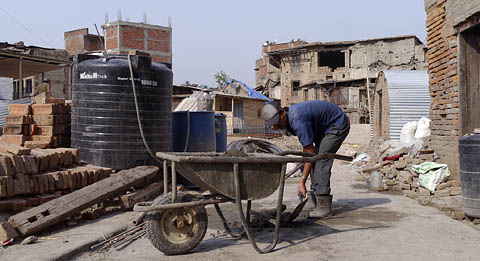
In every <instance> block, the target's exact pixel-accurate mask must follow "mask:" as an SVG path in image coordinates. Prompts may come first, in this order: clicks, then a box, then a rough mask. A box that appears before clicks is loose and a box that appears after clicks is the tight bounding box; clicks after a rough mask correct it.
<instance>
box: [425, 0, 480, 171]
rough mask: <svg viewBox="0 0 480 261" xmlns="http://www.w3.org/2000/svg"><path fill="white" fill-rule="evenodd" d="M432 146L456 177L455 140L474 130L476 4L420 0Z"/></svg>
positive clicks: (479, 109) (479, 119)
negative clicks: (429, 100)
mask: <svg viewBox="0 0 480 261" xmlns="http://www.w3.org/2000/svg"><path fill="white" fill-rule="evenodd" d="M425 11H426V13H427V21H426V27H427V47H428V51H427V58H428V72H429V83H430V95H431V97H432V103H431V107H430V118H431V119H432V122H431V123H430V128H431V130H432V138H431V139H432V146H433V147H434V149H435V151H436V152H437V154H438V156H439V158H440V161H441V162H443V163H447V164H448V165H449V168H450V171H451V172H452V174H453V176H454V177H455V178H457V179H458V178H459V155H458V138H459V137H460V136H463V135H465V134H467V133H471V132H473V130H474V129H475V128H479V127H480V106H479V103H480V98H479V95H480V88H479V82H480V79H479V73H478V72H479V71H480V44H479V35H480V26H479V25H480V1H478V0H475V1H471V0H425Z"/></svg>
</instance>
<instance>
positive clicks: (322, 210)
mask: <svg viewBox="0 0 480 261" xmlns="http://www.w3.org/2000/svg"><path fill="white" fill-rule="evenodd" d="M315 199H316V203H317V204H316V206H315V209H314V210H312V211H310V212H309V213H308V218H324V217H328V216H330V215H331V214H332V195H325V196H315Z"/></svg>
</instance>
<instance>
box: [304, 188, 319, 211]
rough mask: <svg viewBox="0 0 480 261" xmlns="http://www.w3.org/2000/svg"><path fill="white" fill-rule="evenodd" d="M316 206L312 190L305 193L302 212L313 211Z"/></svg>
mask: <svg viewBox="0 0 480 261" xmlns="http://www.w3.org/2000/svg"><path fill="white" fill-rule="evenodd" d="M316 205H317V198H316V197H315V194H314V193H313V191H312V190H310V191H308V192H307V203H306V204H305V206H304V207H303V210H314V209H315V206H316Z"/></svg>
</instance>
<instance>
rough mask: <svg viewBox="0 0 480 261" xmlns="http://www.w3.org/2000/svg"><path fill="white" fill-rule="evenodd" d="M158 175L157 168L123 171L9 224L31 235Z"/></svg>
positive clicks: (28, 212)
mask: <svg viewBox="0 0 480 261" xmlns="http://www.w3.org/2000/svg"><path fill="white" fill-rule="evenodd" d="M157 173H158V167H153V166H140V167H136V168H133V169H129V170H123V171H120V172H118V173H117V174H116V175H113V176H111V177H109V178H106V179H103V180H101V181H99V182H96V183H94V184H92V185H89V186H86V187H84V188H82V189H80V190H77V191H74V192H72V193H70V194H67V195H64V196H62V197H59V198H57V199H53V200H51V201H48V202H46V203H44V204H42V205H40V206H38V207H34V208H31V209H28V210H26V211H24V212H21V213H18V214H16V215H14V216H11V217H10V218H9V219H8V222H9V223H10V224H11V225H12V226H13V227H14V228H15V229H16V230H17V231H18V232H19V234H21V235H22V236H28V235H32V234H34V233H37V232H39V231H42V230H44V229H46V228H48V227H49V226H52V225H54V224H56V223H58V222H60V221H62V220H64V219H65V217H71V216H73V215H75V214H77V213H80V212H81V211H82V210H84V209H86V208H88V207H90V206H92V205H94V204H97V203H100V202H102V201H104V200H105V199H107V198H110V197H112V196H114V195H117V194H119V193H121V192H124V191H125V190H127V189H129V188H130V187H134V186H137V185H139V184H143V183H144V182H145V181H146V180H148V179H151V178H152V177H154V176H155V175H156V174H157Z"/></svg>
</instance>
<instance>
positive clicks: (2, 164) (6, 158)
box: [0, 152, 15, 176]
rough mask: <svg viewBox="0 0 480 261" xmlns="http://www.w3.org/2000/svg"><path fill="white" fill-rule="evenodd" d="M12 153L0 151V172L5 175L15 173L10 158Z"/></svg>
mask: <svg viewBox="0 0 480 261" xmlns="http://www.w3.org/2000/svg"><path fill="white" fill-rule="evenodd" d="M11 156H12V155H11V154H9V153H3V152H0V168H1V169H2V170H1V171H0V173H2V174H3V175H6V176H13V175H15V167H14V163H13V160H12V157H11Z"/></svg>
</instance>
